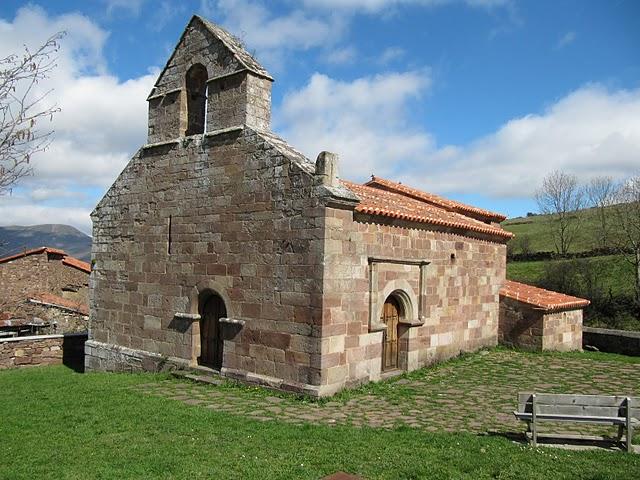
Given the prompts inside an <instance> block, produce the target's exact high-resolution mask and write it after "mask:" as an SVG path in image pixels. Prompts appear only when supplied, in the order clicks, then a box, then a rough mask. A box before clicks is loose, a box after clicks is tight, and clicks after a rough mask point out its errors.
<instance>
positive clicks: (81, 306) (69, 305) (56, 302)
mask: <svg viewBox="0 0 640 480" xmlns="http://www.w3.org/2000/svg"><path fill="white" fill-rule="evenodd" d="M29 302H31V303H38V304H42V305H47V306H52V307H57V308H61V309H63V310H68V311H71V312H76V313H80V314H82V315H89V307H88V305H87V304H86V303H82V302H76V301H73V300H70V299H68V298H64V297H60V296H58V295H54V294H52V293H49V292H41V293H36V294H33V295H31V296H30V297H29Z"/></svg>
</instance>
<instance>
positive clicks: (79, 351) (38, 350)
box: [0, 333, 87, 371]
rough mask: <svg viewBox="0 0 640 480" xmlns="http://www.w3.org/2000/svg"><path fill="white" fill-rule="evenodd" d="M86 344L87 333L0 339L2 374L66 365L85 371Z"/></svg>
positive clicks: (0, 368)
mask: <svg viewBox="0 0 640 480" xmlns="http://www.w3.org/2000/svg"><path fill="white" fill-rule="evenodd" d="M86 340H87V334H86V333H69V334H65V335H34V336H29V337H12V338H3V339H0V370H3V369H7V368H14V367H24V366H40V365H62V364H64V365H67V366H68V367H70V368H73V369H74V370H76V371H82V369H83V368H84V367H83V366H84V342H85V341H86Z"/></svg>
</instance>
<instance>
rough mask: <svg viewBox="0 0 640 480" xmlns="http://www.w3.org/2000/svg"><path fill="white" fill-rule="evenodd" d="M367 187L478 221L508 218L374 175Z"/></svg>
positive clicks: (500, 220) (497, 220)
mask: <svg viewBox="0 0 640 480" xmlns="http://www.w3.org/2000/svg"><path fill="white" fill-rule="evenodd" d="M365 185H367V186H369V187H374V188H380V189H383V190H389V191H391V192H395V193H399V194H402V195H406V196H408V197H411V198H415V199H416V200H421V201H423V202H427V203H430V204H432V205H435V206H437V207H442V208H444V209H446V210H449V211H451V212H457V213H461V214H462V215H467V216H472V217H473V218H477V219H478V220H487V221H492V222H502V221H503V220H506V218H507V217H506V216H505V215H502V214H500V213H494V212H490V211H489V210H484V209H482V208H477V207H473V206H471V205H466V204H464V203H461V202H456V201H454V200H449V199H448V198H444V197H441V196H440V195H435V194H433V193H429V192H423V191H421V190H418V189H416V188H412V187H408V186H406V185H403V184H402V183H398V182H394V181H392V180H387V179H384V178H380V177H376V176H374V175H372V176H371V180H370V181H368V182H367V183H366V184H365Z"/></svg>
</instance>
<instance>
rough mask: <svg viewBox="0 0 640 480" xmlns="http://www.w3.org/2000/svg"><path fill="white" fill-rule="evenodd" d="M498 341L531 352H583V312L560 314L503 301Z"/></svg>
mask: <svg viewBox="0 0 640 480" xmlns="http://www.w3.org/2000/svg"><path fill="white" fill-rule="evenodd" d="M499 341H500V343H501V344H504V345H511V346H517V347H522V348H526V349H529V350H536V351H541V350H559V351H569V350H581V349H582V309H576V310H565V311H560V312H553V311H545V310H543V309H539V308H533V307H531V306H530V305H527V304H526V303H523V302H519V301H517V300H514V299H511V298H506V297H501V298H500V328H499Z"/></svg>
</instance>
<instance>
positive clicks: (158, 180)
mask: <svg viewBox="0 0 640 480" xmlns="http://www.w3.org/2000/svg"><path fill="white" fill-rule="evenodd" d="M272 83H273V78H272V77H271V76H270V75H269V73H268V72H267V71H266V70H265V69H264V68H263V67H262V66H260V64H259V63H258V62H257V61H256V60H255V59H254V58H253V57H252V56H251V55H250V54H249V53H247V52H246V51H245V49H244V48H243V46H242V45H241V43H239V42H238V40H236V39H235V38H234V37H233V36H232V35H230V34H229V33H228V32H226V31H224V30H223V29H222V28H220V27H218V26H216V25H214V24H212V23H210V22H208V21H207V20H205V19H203V18H200V17H198V16H194V17H193V18H192V19H191V21H190V22H189V24H188V26H187V28H186V30H185V31H184V33H183V34H182V37H181V38H180V40H179V43H178V45H177V47H176V48H175V50H174V52H173V54H172V55H171V57H170V59H169V61H168V62H167V65H166V66H165V68H164V70H163V71H162V73H161V74H160V76H159V78H158V80H157V82H156V84H155V86H154V88H153V90H152V91H151V93H150V95H149V97H148V102H149V134H148V142H147V144H146V145H144V146H143V147H142V148H140V150H139V151H138V152H137V153H136V154H135V155H134V156H133V158H132V159H131V161H130V162H129V164H128V165H127V167H126V168H125V169H124V171H123V172H122V173H121V174H120V176H119V177H118V179H117V180H116V181H115V183H114V184H113V186H112V187H111V188H110V189H109V190H108V192H107V193H106V195H105V196H104V198H103V199H102V200H101V201H100V203H99V204H98V205H97V207H96V208H95V210H94V212H93V214H92V219H93V241H94V243H93V252H92V255H93V262H94V266H93V272H92V277H91V295H90V306H91V314H90V340H89V341H88V343H87V347H86V353H87V360H86V362H87V368H88V369H93V370H136V369H147V370H156V369H160V368H172V367H173V368H175V367H177V368H201V369H213V370H215V371H218V372H220V374H222V375H224V376H228V377H232V378H238V379H241V380H244V381H248V382H256V383H260V384H267V385H270V386H274V387H276V388H281V389H283V390H289V391H296V392H302V393H306V394H309V395H313V396H326V395H331V394H333V393H335V392H336V391H338V390H340V389H342V388H344V387H348V386H353V385H357V384H359V383H362V382H367V381H372V380H378V379H380V378H384V377H386V376H390V375H394V374H396V373H398V372H402V371H407V370H413V369H416V368H419V367H422V366H425V365H428V364H430V363H432V362H435V361H438V360H441V359H446V358H449V357H452V356H454V355H457V354H458V353H460V352H461V351H473V350H476V349H478V348H481V347H484V346H491V345H495V344H496V343H497V341H498V313H499V308H498V307H499V294H500V289H501V287H502V285H503V283H504V281H505V264H506V246H505V245H506V242H507V241H508V240H509V238H510V237H511V234H510V233H508V232H506V231H505V230H503V229H502V228H501V227H500V225H499V222H500V221H502V220H504V218H505V217H504V216H502V215H499V214H496V213H491V212H488V211H485V210H482V209H479V208H475V207H472V206H468V205H464V204H462V203H458V202H454V201H451V200H447V199H445V198H442V197H440V196H437V195H433V194H430V193H426V192H423V191H420V190H417V189H414V188H411V187H409V186H406V185H404V184H400V183H396V182H393V181H391V180H386V179H383V178H378V177H373V178H372V179H371V180H370V181H369V182H367V183H365V184H357V183H352V182H349V181H346V180H342V179H340V178H339V176H338V157H337V155H335V154H333V153H329V152H320V153H319V155H318V157H317V159H316V160H315V162H314V161H311V160H309V159H307V158H306V157H305V156H304V155H302V154H301V153H299V152H298V151H296V150H295V149H294V148H293V147H291V146H290V145H288V144H287V143H286V142H285V141H284V140H283V139H281V138H279V137H278V136H276V135H275V134H274V133H273V132H271V130H270V117H271V87H272ZM363 161H366V160H365V159H363Z"/></svg>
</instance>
